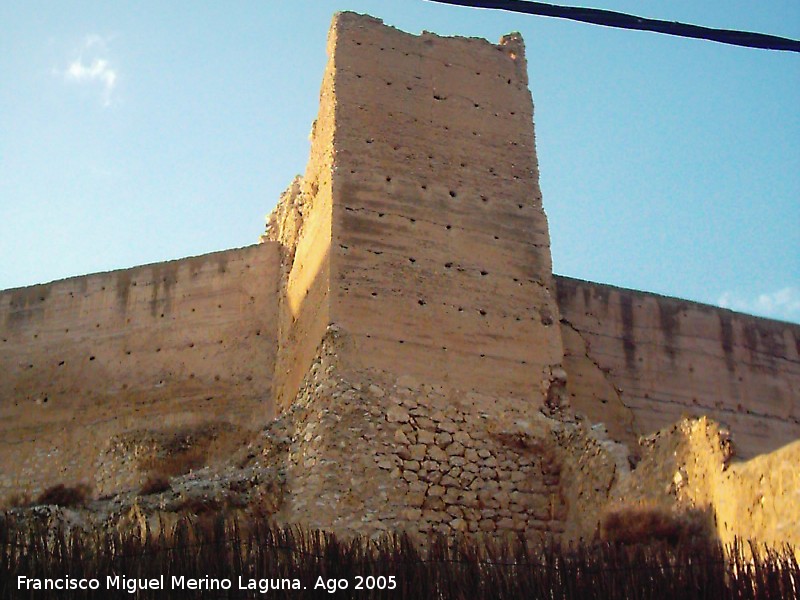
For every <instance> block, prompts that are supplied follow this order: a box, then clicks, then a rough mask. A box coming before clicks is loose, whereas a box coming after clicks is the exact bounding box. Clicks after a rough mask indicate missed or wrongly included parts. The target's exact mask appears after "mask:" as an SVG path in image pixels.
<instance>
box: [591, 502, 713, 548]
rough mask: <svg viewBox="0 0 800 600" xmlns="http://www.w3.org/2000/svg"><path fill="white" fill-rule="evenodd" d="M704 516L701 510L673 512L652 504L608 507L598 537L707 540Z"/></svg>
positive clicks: (638, 541) (643, 541) (621, 540)
mask: <svg viewBox="0 0 800 600" xmlns="http://www.w3.org/2000/svg"><path fill="white" fill-rule="evenodd" d="M708 538H709V531H708V526H707V518H706V516H705V514H704V513H703V512H702V511H697V510H695V511H685V512H681V513H676V512H674V511H672V510H669V509H668V508H666V507H663V506H659V505H657V504H654V503H648V502H643V503H640V504H625V505H618V506H611V507H608V508H607V509H606V510H605V511H604V513H603V515H602V518H601V521H600V539H602V540H603V541H606V542H618V543H622V544H649V543H653V542H667V543H668V544H671V545H675V544H678V543H683V542H698V541H704V540H708Z"/></svg>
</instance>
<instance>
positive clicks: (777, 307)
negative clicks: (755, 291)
mask: <svg viewBox="0 0 800 600" xmlns="http://www.w3.org/2000/svg"><path fill="white" fill-rule="evenodd" d="M717 304H719V305H720V306H721V307H722V308H730V309H731V310H738V311H741V312H747V313H753V314H756V315H762V316H765V317H774V318H777V319H784V320H787V321H798V320H800V288H797V287H794V286H788V287H785V288H782V289H780V290H777V291H775V292H771V293H764V294H759V295H757V296H755V297H753V298H743V297H741V296H737V295H736V294H732V293H731V292H725V293H723V294H722V295H721V296H720V297H719V300H717Z"/></svg>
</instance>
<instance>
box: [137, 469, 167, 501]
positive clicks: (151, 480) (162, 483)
mask: <svg viewBox="0 0 800 600" xmlns="http://www.w3.org/2000/svg"><path fill="white" fill-rule="evenodd" d="M169 488H170V484H169V477H167V476H166V475H164V474H162V473H153V474H151V475H150V476H148V478H147V479H145V482H144V483H143V484H142V487H141V489H140V490H139V493H140V494H141V495H142V496H149V495H150V494H160V493H161V492H166V491H167V490H168V489H169Z"/></svg>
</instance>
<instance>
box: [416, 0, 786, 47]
mask: <svg viewBox="0 0 800 600" xmlns="http://www.w3.org/2000/svg"><path fill="white" fill-rule="evenodd" d="M428 1H429V2H439V3H441V4H455V5H458V6H469V7H471V8H494V9H498V10H508V11H511V12H518V13H527V14H530V15H539V16H543V17H555V18H558V19H569V20H571V21H581V22H583V23H592V24H594V25H604V26H606V27H617V28H620V29H638V30H640V31H655V32H657V33H665V34H667V35H675V36H679V37H689V38H697V39H700V40H711V41H712V42H720V43H721V44H732V45H734V46H744V47H746V48H763V49H765V50H785V51H787V52H800V41H798V40H792V39H789V38H784V37H779V36H776V35H768V34H764V33H751V32H749V31H736V30H732V29H714V28H711V27H701V26H699V25H689V24H686V23H678V22H675V21H662V20H660V19H646V18H644V17H637V16H635V15H629V14H626V13H621V12H616V11H613V10H603V9H599V8H581V7H575V6H558V5H555V4H546V3H544V2H527V1H525V0H428Z"/></svg>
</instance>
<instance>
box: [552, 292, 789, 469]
mask: <svg viewBox="0 0 800 600" xmlns="http://www.w3.org/2000/svg"><path fill="white" fill-rule="evenodd" d="M556 283H557V287H558V304H559V308H560V311H561V317H562V322H561V323H562V335H563V339H564V346H565V368H566V370H567V372H568V385H567V388H568V391H569V395H570V402H571V404H572V405H573V406H574V408H575V409H576V410H578V411H580V412H583V413H585V414H586V415H587V416H588V417H589V418H590V419H591V420H592V421H595V422H600V421H602V422H604V423H606V425H607V427H608V429H609V432H610V433H611V434H612V436H614V437H616V438H617V439H623V440H625V441H628V442H631V441H632V440H633V438H635V437H636V436H638V435H642V434H648V433H652V432H654V431H656V430H658V429H661V428H664V427H667V426H669V425H670V424H672V423H674V422H676V421H678V420H679V419H680V418H681V417H683V416H701V415H708V416H710V417H712V418H713V419H714V420H716V421H718V422H720V423H722V424H724V425H726V426H727V427H728V428H729V429H730V431H731V434H732V437H733V441H734V443H735V445H736V451H737V454H738V455H740V456H742V457H751V456H754V455H757V454H761V453H764V452H769V451H772V450H775V449H777V448H779V447H781V446H784V445H786V444H788V443H790V442H792V441H794V440H797V439H798V438H800V326H798V325H793V324H791V323H785V322H781V321H773V320H769V319H763V318H758V317H753V316H749V315H744V314H740V313H735V312H731V311H729V310H724V309H721V308H716V307H713V306H708V305H704V304H698V303H695V302H689V301H686V300H679V299H676V298H667V297H663V296H658V295H656V294H650V293H644V292H637V291H633V290H627V289H621V288H616V287H612V286H608V285H601V284H597V283H590V282H586V281H580V280H576V279H570V278H567V277H556Z"/></svg>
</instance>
